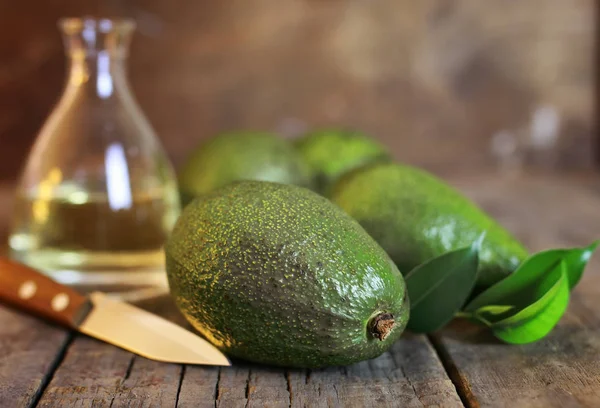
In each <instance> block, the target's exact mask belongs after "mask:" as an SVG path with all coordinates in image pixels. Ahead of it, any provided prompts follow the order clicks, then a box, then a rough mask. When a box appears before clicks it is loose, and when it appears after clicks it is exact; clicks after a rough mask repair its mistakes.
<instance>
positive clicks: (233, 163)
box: [178, 131, 312, 205]
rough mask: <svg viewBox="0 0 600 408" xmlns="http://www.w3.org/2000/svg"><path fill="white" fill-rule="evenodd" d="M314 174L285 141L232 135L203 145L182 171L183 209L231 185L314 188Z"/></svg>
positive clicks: (244, 133)
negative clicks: (252, 183)
mask: <svg viewBox="0 0 600 408" xmlns="http://www.w3.org/2000/svg"><path fill="white" fill-rule="evenodd" d="M311 177H312V174H311V172H310V169H309V167H308V165H307V164H306V163H305V162H304V160H303V159H302V157H301V156H300V154H298V152H297V151H296V150H295V149H294V147H293V146H292V145H291V144H290V143H289V142H288V141H287V140H285V139H283V138H281V137H278V136H277V135H273V134H270V133H266V132H252V131H231V132H225V133H221V134H218V135H216V136H214V137H212V138H211V139H209V140H207V141H205V142H203V143H202V144H201V145H200V146H198V147H197V148H196V149H195V150H194V151H193V152H192V153H191V154H190V156H189V157H188V159H187V161H186V162H185V163H184V165H183V167H182V168H181V170H180V172H179V175H178V179H179V190H180V192H181V200H182V203H183V205H187V204H188V203H189V202H190V201H191V200H193V199H194V198H195V197H197V196H200V195H203V194H206V193H208V192H210V191H212V190H214V189H217V188H219V187H222V186H224V185H226V184H228V183H230V182H233V181H239V180H262V181H272V182H278V183H285V184H295V185H300V186H303V187H311V183H312V180H311Z"/></svg>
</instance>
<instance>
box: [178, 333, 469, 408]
mask: <svg viewBox="0 0 600 408" xmlns="http://www.w3.org/2000/svg"><path fill="white" fill-rule="evenodd" d="M178 402H179V405H178V407H204V406H206V407H208V406H214V405H216V406H218V407H263V406H269V407H289V406H291V407H330V406H349V407H363V406H372V405H374V404H375V405H377V406H381V407H385V406H393V407H399V406H402V407H405V406H406V407H420V406H444V407H462V406H463V405H462V403H461V401H460V399H459V397H458V394H457V393H456V390H455V388H454V385H453V384H452V382H451V380H450V379H449V378H448V376H447V375H446V373H445V371H444V368H443V367H442V364H441V362H440V360H439V359H438V358H437V356H436V354H435V351H434V350H433V348H432V347H431V345H430V344H429V343H428V341H427V339H426V338H425V337H423V336H414V335H410V334H407V335H405V336H404V337H402V338H401V339H400V340H399V341H398V343H397V344H396V345H394V347H392V349H391V350H390V351H389V352H387V353H384V354H383V355H382V356H380V357H378V358H376V359H373V360H370V361H364V362H361V363H358V364H355V365H351V366H347V367H330V368H326V369H321V370H298V369H295V370H294V369H292V370H286V369H282V368H273V367H265V366H259V365H253V364H248V363H244V362H240V361H236V362H235V364H234V366H233V367H222V368H219V369H217V368H214V367H212V368H211V367H209V368H206V367H186V370H185V375H184V378H183V381H182V384H181V390H180V393H179V398H178Z"/></svg>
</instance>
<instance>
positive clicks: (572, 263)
mask: <svg viewBox="0 0 600 408" xmlns="http://www.w3.org/2000/svg"><path fill="white" fill-rule="evenodd" d="M599 243H600V241H594V242H593V243H592V244H591V245H590V246H588V247H587V248H579V249H572V250H567V254H566V256H565V260H566V263H567V272H568V275H569V289H570V290H573V288H574V287H575V286H576V285H577V284H578V283H579V281H580V280H581V276H582V275H583V270H584V269H585V267H586V265H587V263H588V261H589V260H590V258H591V257H592V254H593V253H594V251H595V250H596V248H597V247H598V244H599Z"/></svg>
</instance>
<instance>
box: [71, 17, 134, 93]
mask: <svg viewBox="0 0 600 408" xmlns="http://www.w3.org/2000/svg"><path fill="white" fill-rule="evenodd" d="M60 27H61V30H62V33H63V41H64V45H65V51H66V54H67V56H68V58H69V60H70V73H69V80H68V86H69V87H70V88H71V89H72V90H73V89H76V90H77V91H78V92H79V91H83V92H85V94H86V95H88V96H95V97H97V98H99V99H109V98H111V97H113V96H115V95H116V94H118V92H119V90H122V91H124V92H127V89H128V84H127V79H126V72H125V71H126V63H127V55H128V51H129V42H130V40H131V34H132V32H133V30H134V27H135V24H134V23H133V21H130V20H109V19H99V20H98V19H92V18H84V19H78V18H70V19H63V20H61V22H60Z"/></svg>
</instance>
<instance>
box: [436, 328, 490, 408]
mask: <svg viewBox="0 0 600 408" xmlns="http://www.w3.org/2000/svg"><path fill="white" fill-rule="evenodd" d="M427 338H428V339H429V341H430V342H431V345H432V346H433V349H434V350H435V352H436V354H437V355H438V358H439V359H440V361H441V362H442V366H443V367H444V370H446V374H447V375H448V378H450V380H451V381H452V383H453V384H454V387H455V388H456V392H457V394H458V396H459V397H460V400H461V401H462V403H463V405H464V406H465V407H467V408H479V406H480V405H479V401H477V398H476V397H475V395H473V392H472V391H471V387H470V386H469V384H468V382H467V381H466V379H465V378H463V377H462V376H461V375H460V372H459V371H458V367H457V366H456V364H455V363H454V361H453V359H452V357H451V356H450V353H448V351H447V350H446V348H445V347H444V345H443V344H442V342H441V341H440V339H439V338H438V337H437V336H435V335H432V334H428V335H427Z"/></svg>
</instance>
